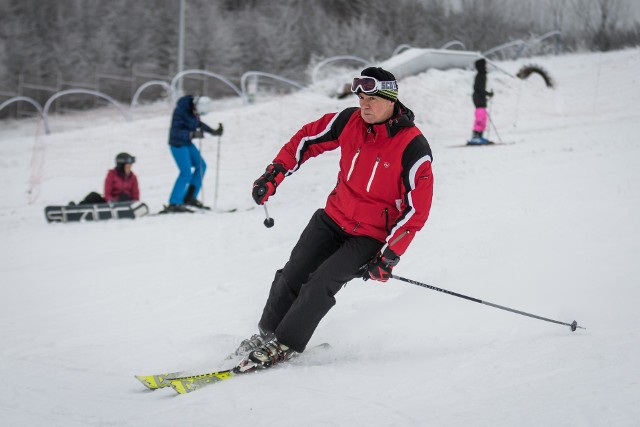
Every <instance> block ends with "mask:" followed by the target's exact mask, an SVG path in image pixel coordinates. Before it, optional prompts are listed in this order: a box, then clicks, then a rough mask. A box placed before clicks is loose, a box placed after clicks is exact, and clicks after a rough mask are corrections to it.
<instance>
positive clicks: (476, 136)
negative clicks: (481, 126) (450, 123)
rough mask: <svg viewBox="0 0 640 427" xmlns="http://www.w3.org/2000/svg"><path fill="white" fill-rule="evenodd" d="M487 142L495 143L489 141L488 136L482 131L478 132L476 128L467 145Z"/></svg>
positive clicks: (485, 143)
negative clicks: (484, 135) (483, 134)
mask: <svg viewBox="0 0 640 427" xmlns="http://www.w3.org/2000/svg"><path fill="white" fill-rule="evenodd" d="M487 144H493V143H492V142H491V141H489V140H488V139H487V138H484V137H483V136H482V132H478V131H475V130H474V131H473V133H472V134H471V139H470V140H469V141H467V145H487Z"/></svg>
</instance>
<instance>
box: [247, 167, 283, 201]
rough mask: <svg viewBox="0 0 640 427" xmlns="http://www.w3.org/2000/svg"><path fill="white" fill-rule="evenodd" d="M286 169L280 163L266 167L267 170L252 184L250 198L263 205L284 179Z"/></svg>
mask: <svg viewBox="0 0 640 427" xmlns="http://www.w3.org/2000/svg"><path fill="white" fill-rule="evenodd" d="M285 172H286V169H285V168H284V166H282V165H281V164H280V163H274V164H272V165H269V166H267V170H266V171H265V173H263V174H262V176H261V177H260V178H258V179H256V180H255V181H254V183H253V190H251V196H252V197H253V200H255V202H256V203H257V204H259V205H262V204H264V203H265V202H266V201H267V200H268V199H269V197H270V196H271V195H273V194H275V193H276V187H277V186H278V185H280V183H281V182H282V180H283V179H284V174H285Z"/></svg>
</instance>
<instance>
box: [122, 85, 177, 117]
mask: <svg viewBox="0 0 640 427" xmlns="http://www.w3.org/2000/svg"><path fill="white" fill-rule="evenodd" d="M151 86H162V87H163V88H165V89H166V90H168V91H169V93H172V90H173V89H172V88H171V85H170V84H169V83H167V82H165V81H163V80H149V81H148V82H146V83H143V84H142V85H141V86H140V87H139V88H138V89H136V92H135V93H134V94H133V98H132V99H131V104H130V105H129V109H131V110H133V108H134V107H136V106H137V105H138V98H139V97H140V95H141V94H142V91H143V90H145V89H146V88H148V87H151Z"/></svg>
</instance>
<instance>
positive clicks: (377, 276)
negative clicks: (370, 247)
mask: <svg viewBox="0 0 640 427" xmlns="http://www.w3.org/2000/svg"><path fill="white" fill-rule="evenodd" d="M399 262H400V257H399V256H398V255H396V254H395V253H394V252H393V251H392V250H391V249H389V248H387V249H385V250H384V253H382V254H378V255H376V256H375V257H374V258H373V259H372V260H371V261H369V264H367V273H368V275H369V277H367V276H366V274H367V273H365V277H364V279H365V280H366V279H373V280H377V281H379V282H386V281H387V280H389V278H390V277H391V270H393V267H395V266H396V265H398V263H399Z"/></svg>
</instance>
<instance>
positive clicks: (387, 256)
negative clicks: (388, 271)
mask: <svg viewBox="0 0 640 427" xmlns="http://www.w3.org/2000/svg"><path fill="white" fill-rule="evenodd" d="M382 259H384V262H386V263H387V265H389V266H391V267H395V266H396V265H398V263H399V262H400V257H399V256H398V255H396V253H395V252H393V251H392V250H391V249H389V248H386V249H385V250H384V253H383V254H382Z"/></svg>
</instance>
